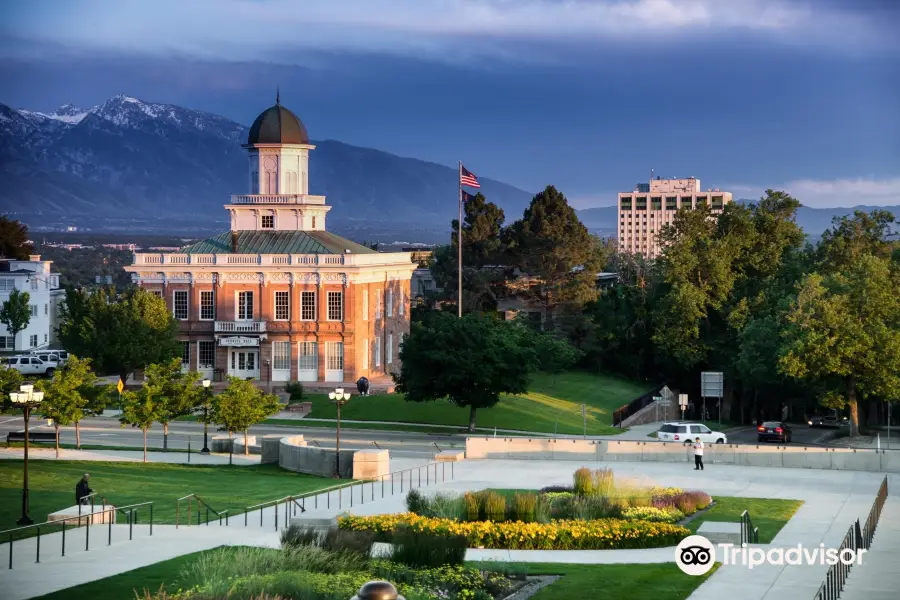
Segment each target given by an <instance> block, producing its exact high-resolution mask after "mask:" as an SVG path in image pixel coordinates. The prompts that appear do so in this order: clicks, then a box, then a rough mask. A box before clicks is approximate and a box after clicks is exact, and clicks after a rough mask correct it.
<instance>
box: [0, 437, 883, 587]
mask: <svg viewBox="0 0 900 600" xmlns="http://www.w3.org/2000/svg"><path fill="white" fill-rule="evenodd" d="M119 454H121V453H119ZM160 454H161V453H160ZM176 454H178V453H170V454H168V455H164V456H163V458H166V457H171V458H172V459H175V458H176ZM226 460H227V456H226ZM422 464H423V461H422V460H419V459H393V460H392V465H391V468H392V470H395V471H396V470H398V469H401V468H410V467H415V466H419V465H422ZM580 466H589V467H599V466H605V465H603V464H598V463H590V462H587V463H581V462H575V461H572V462H569V461H528V460H480V461H465V462H462V463H458V464H456V465H455V467H454V471H455V474H456V477H455V479H454V480H453V481H446V482H443V483H440V484H438V485H431V486H429V487H428V488H426V491H427V492H428V493H434V492H436V491H448V492H463V491H466V490H477V489H484V488H488V487H493V488H538V487H543V486H546V485H561V484H569V483H570V482H571V478H572V473H573V471H574V470H575V469H576V468H578V467H580ZM610 466H612V467H613V469H614V470H615V473H616V478H617V479H618V480H620V481H621V480H625V479H628V480H632V481H634V482H635V483H643V484H648V485H650V484H652V485H664V486H678V487H682V488H685V489H702V490H704V491H707V492H709V493H710V494H712V495H724V496H747V497H758V498H788V499H799V500H804V504H803V506H801V508H800V509H799V510H798V512H797V513H796V515H795V516H794V518H793V519H791V520H790V521H789V522H788V524H787V525H786V526H785V527H784V528H783V529H782V530H781V532H780V533H779V534H778V536H777V537H776V538H775V540H774V541H773V543H772V544H770V545H766V546H764V547H765V548H769V547H789V546H795V545H796V544H798V543H802V544H803V545H805V546H818V545H819V544H820V543H823V544H825V546H826V547H837V546H838V545H839V544H840V542H841V540H842V539H843V536H844V534H845V533H846V532H847V529H848V528H849V526H850V524H851V523H852V522H853V521H854V520H855V519H857V518H860V519H865V517H866V516H867V515H868V512H869V510H870V508H871V506H872V503H873V501H874V497H875V494H876V492H877V490H878V486H879V484H880V482H881V480H882V478H883V475H881V474H878V473H862V472H851V471H824V470H812V469H785V468H778V469H769V468H764V467H741V466H729V465H721V466H720V465H710V466H708V467H707V469H706V470H705V471H700V472H696V471H693V469H692V468H691V467H690V466H688V465H683V466H682V465H676V464H671V463H617V464H614V465H610ZM897 485H900V476H897V475H892V476H890V478H889V486H890V487H891V489H895V490H896V489H900V488H897V487H895V486H897ZM357 489H358V488H357ZM364 490H365V492H364V495H363V499H364V503H362V504H360V503H359V502H355V503H354V505H353V507H350V506H348V505H347V503H346V497H345V502H344V503H343V505H342V507H341V509H337V508H335V507H334V506H332V508H330V509H328V508H325V507H324V506H323V504H322V503H319V507H318V509H316V508H313V507H312V506H311V505H310V504H309V503H307V509H308V510H307V512H306V513H304V514H303V515H302V517H304V518H306V517H308V518H323V517H333V516H337V515H338V514H340V513H342V512H350V513H353V514H381V513H391V512H400V511H403V510H405V495H404V494H400V493H399V491H398V493H396V494H395V495H394V496H390V495H389V496H388V497H386V498H384V499H381V498H379V495H380V489H379V488H378V486H377V484H376V486H374V487H373V486H370V485H368V484H367V486H366V487H365V488H364ZM370 491H371V492H373V493H375V499H374V501H372V500H365V499H368V498H370V495H369V492H370ZM332 497H333V496H332ZM896 501H897V499H896V498H892V499H891V507H892V509H891V510H886V511H885V513H884V515H883V516H882V520H881V523H880V524H879V529H878V530H877V532H876V544H879V543H880V545H881V546H882V547H883V548H885V549H886V550H887V551H890V550H891V548H893V549H894V550H896V549H897V545H896V541H894V542H890V543H889V541H882V540H891V539H893V540H896V535H895V534H894V533H892V532H896V531H897V530H898V528H900V514H897V512H898V511H897V509H896ZM274 510H275V509H268V510H266V511H264V512H263V520H262V526H260V521H259V518H258V516H257V515H258V513H255V514H254V516H253V517H251V518H250V519H248V524H247V526H244V524H243V519H240V518H238V519H232V520H231V524H230V526H229V527H219V526H218V525H215V524H213V525H210V526H208V527H207V526H200V527H197V526H194V527H182V528H180V529H178V530H175V528H174V527H173V526H156V527H154V533H153V536H152V538H151V537H149V536H148V535H147V532H146V531H143V532H139V531H138V529H139V528H136V529H135V534H134V535H135V539H134V541H131V542H128V541H127V526H123V525H118V526H115V527H114V536H113V537H114V539H113V543H112V545H111V546H105V545H102V544H103V543H105V541H106V538H105V535H106V533H108V530H107V529H106V527H105V526H97V527H95V528H93V529H95V530H97V532H98V533H99V535H98V536H97V537H99V538H100V539H99V540H98V541H100V542H101V544H100V545H98V546H93V542H92V548H91V550H90V552H84V551H83V546H80V545H79V544H78V540H81V544H83V538H79V537H78V535H79V534H78V533H75V534H74V535H72V533H71V532H70V536H71V537H72V540H73V541H71V542H70V541H69V540H67V543H66V546H67V556H66V557H65V558H63V557H60V556H59V548H60V545H61V539H60V537H59V536H60V534H52V535H49V536H43V539H42V558H41V563H40V564H35V563H34V562H33V559H31V560H28V561H26V560H22V561H20V560H18V558H20V557H25V556H34V552H35V550H36V547H35V542H34V540H23V541H20V542H16V544H15V557H17V560H16V564H15V568H14V569H13V570H11V571H10V570H0V589H3V590H4V594H5V595H4V596H3V598H4V600H24V599H26V598H31V597H34V596H38V595H41V594H45V593H49V592H51V591H55V590H59V589H64V588H67V587H70V586H72V585H77V584H80V583H84V582H87V581H93V580H96V579H100V578H103V577H108V576H110V575H114V574H116V573H121V572H125V571H128V570H131V569H135V568H138V567H141V566H146V565H149V564H152V563H155V562H158V561H160V560H165V559H168V558H173V557H175V556H179V555H182V554H185V553H189V552H196V551H199V550H204V549H209V548H214V547H216V546H221V545H251V546H271V547H274V546H277V543H278V534H277V533H276V531H275V527H274V524H275V512H274ZM278 510H279V515H280V520H279V525H280V526H283V524H284V519H283V510H284V509H283V506H282V507H279V508H278ZM753 516H755V515H751V517H753ZM79 533H80V532H79ZM94 535H95V534H94V533H92V536H94ZM70 544H71V546H70ZM76 547H81V551H77V550H76V549H75V548H76ZM70 548H71V549H70ZM44 549H46V550H44ZM7 551H8V548H7V546H6V545H5V544H4V545H0V567H5V566H6V565H5V560H6V558H7ZM876 551H877V548H875V547H873V552H876ZM867 558H868V557H867ZM467 559H470V560H502V561H510V560H515V561H519V562H571V563H594V564H601V563H604V564H605V563H647V562H669V561H673V560H674V551H673V549H671V548H660V549H652V550H597V551H566V552H559V551H555V552H548V551H503V550H470V551H469V552H468V553H467ZM895 559H896V554H893V555H892V559H891V560H895ZM895 564H896V563H891V562H890V561H887V560H878V561H875V560H874V559H873V562H872V564H871V568H870V569H869V570H868V572H867V573H866V576H865V577H863V576H862V575H860V576H859V577H858V578H857V579H858V580H861V579H865V580H871V581H890V578H892V577H893V578H896V577H897V575H896V573H897V570H896V567H894V566H892V565H895ZM636 568H639V567H636ZM857 568H859V569H862V568H865V567H857ZM826 571H827V567H826V566H822V565H815V566H803V567H799V566H788V567H770V566H765V567H757V568H755V569H753V570H749V569H747V568H746V567H742V566H722V567H720V568H719V570H718V571H717V572H716V573H715V574H714V575H713V576H712V577H711V578H710V579H709V580H708V581H707V582H705V583H704V584H703V585H702V586H700V587H699V588H698V589H697V590H696V591H695V592H694V594H693V595H692V596H691V600H713V599H716V600H718V599H719V598H720V597H723V596H727V597H729V598H730V599H731V600H744V599H746V600H774V599H778V600H783V599H784V598H785V597H790V598H795V599H797V600H800V599H805V598H812V597H813V595H814V594H815V592H816V591H817V590H818V587H819V585H820V584H821V582H822V580H823V579H824V577H825V572H826ZM861 572H862V571H861V570H860V573H861ZM856 583H857V582H856V581H851V585H854V584H856ZM889 589H896V588H889ZM848 592H849V588H848ZM858 597H859V598H866V599H868V598H872V600H876V599H877V600H881V597H876V596H867V595H865V594H863V595H861V596H858ZM891 597H896V595H894V596H891Z"/></svg>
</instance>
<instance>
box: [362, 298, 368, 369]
mask: <svg viewBox="0 0 900 600" xmlns="http://www.w3.org/2000/svg"><path fill="white" fill-rule="evenodd" d="M362 319H363V321H368V320H369V290H363V293H362ZM366 368H368V367H366Z"/></svg>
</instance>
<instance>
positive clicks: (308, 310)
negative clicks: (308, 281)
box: [300, 292, 316, 321]
mask: <svg viewBox="0 0 900 600" xmlns="http://www.w3.org/2000/svg"><path fill="white" fill-rule="evenodd" d="M300 318H301V319H302V320H304V321H315V320H316V293H315V292H300Z"/></svg>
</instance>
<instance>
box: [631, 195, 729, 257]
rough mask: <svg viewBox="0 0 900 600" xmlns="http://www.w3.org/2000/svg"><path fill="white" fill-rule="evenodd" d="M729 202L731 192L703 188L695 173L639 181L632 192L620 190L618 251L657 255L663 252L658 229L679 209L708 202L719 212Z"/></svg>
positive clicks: (650, 255) (694, 206) (670, 219)
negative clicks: (658, 237)
mask: <svg viewBox="0 0 900 600" xmlns="http://www.w3.org/2000/svg"><path fill="white" fill-rule="evenodd" d="M729 202H731V193H730V192H723V191H721V190H719V189H714V190H706V191H705V192H704V191H701V188H700V180H699V179H696V178H694V177H689V178H687V179H662V178H660V177H657V178H655V179H651V180H650V183H639V184H637V186H636V187H635V190H634V191H633V192H621V193H620V194H619V230H618V242H619V244H618V246H619V252H630V253H633V254H642V255H643V256H645V257H647V258H655V257H657V256H658V255H659V252H660V247H659V242H658V239H657V236H658V235H659V230H660V229H661V228H662V226H663V225H665V224H667V223H671V222H672V221H673V220H674V219H675V213H676V212H678V209H680V208H682V207H686V208H697V207H698V206H702V205H703V204H706V205H708V206H709V207H710V208H711V209H712V212H714V213H717V214H718V213H721V212H722V210H723V209H724V208H725V205H726V204H728V203H729Z"/></svg>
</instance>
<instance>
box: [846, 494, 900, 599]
mask: <svg viewBox="0 0 900 600" xmlns="http://www.w3.org/2000/svg"><path fill="white" fill-rule="evenodd" d="M898 597H900V496H890V497H888V499H887V502H886V503H885V505H884V509H883V511H882V513H881V519H880V520H879V521H878V527H876V528H875V539H874V540H873V541H872V547H871V548H870V549H869V551H868V552H867V553H866V554H864V555H863V559H862V564H861V565H859V566H854V567H853V568H852V569H851V570H850V577H849V578H848V579H847V585H846V587H845V588H844V592H843V594H841V600H896V599H897V598H898Z"/></svg>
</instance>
